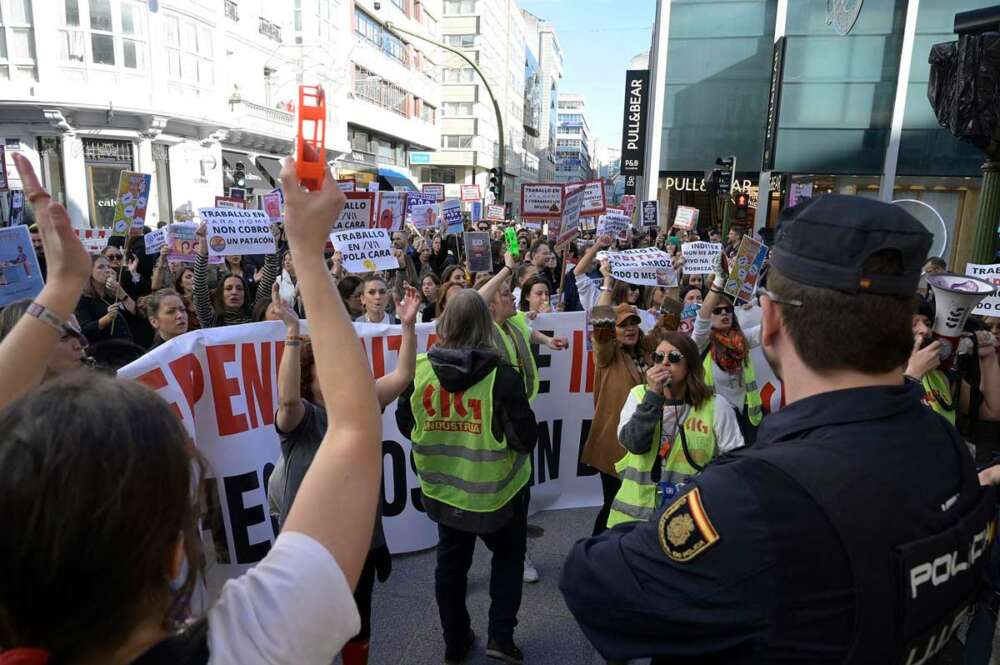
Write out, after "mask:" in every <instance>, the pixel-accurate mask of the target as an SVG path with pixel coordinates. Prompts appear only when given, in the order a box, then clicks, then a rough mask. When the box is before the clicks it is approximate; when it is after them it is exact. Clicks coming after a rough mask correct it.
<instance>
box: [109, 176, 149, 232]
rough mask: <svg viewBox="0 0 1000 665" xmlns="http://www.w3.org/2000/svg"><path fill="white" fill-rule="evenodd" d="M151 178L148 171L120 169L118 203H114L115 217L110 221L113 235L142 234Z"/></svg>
mask: <svg viewBox="0 0 1000 665" xmlns="http://www.w3.org/2000/svg"><path fill="white" fill-rule="evenodd" d="M151 180H152V176H151V175H149V174H148V173H135V172H133V171H122V172H121V174H120V175H119V176H118V203H117V204H116V205H115V217H114V219H113V220H112V221H111V228H112V230H113V231H114V235H116V236H123V235H126V234H128V233H132V235H142V227H143V225H145V223H146V205H147V204H148V203H149V184H150V182H151Z"/></svg>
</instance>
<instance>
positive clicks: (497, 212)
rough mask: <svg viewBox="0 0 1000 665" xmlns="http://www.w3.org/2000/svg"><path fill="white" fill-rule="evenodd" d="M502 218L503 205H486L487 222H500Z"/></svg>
mask: <svg viewBox="0 0 1000 665" xmlns="http://www.w3.org/2000/svg"><path fill="white" fill-rule="evenodd" d="M503 220H504V210H503V206H498V205H488V206H486V221H487V222H502V221H503Z"/></svg>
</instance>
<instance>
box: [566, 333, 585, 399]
mask: <svg viewBox="0 0 1000 665" xmlns="http://www.w3.org/2000/svg"><path fill="white" fill-rule="evenodd" d="M582 372H583V331H582V330H574V331H573V363H572V365H571V366H570V372H569V391H570V392H571V393H578V392H580V375H581V373H582Z"/></svg>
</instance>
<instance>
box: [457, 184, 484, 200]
mask: <svg viewBox="0 0 1000 665" xmlns="http://www.w3.org/2000/svg"><path fill="white" fill-rule="evenodd" d="M459 191H460V192H461V193H462V203H472V202H473V201H480V200H482V198H483V193H482V192H481V191H480V189H479V185H462V186H461V189H460V190H459Z"/></svg>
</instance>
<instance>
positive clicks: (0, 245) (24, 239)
mask: <svg viewBox="0 0 1000 665" xmlns="http://www.w3.org/2000/svg"><path fill="white" fill-rule="evenodd" d="M44 285H45V282H44V280H43V279H42V270H41V268H39V267H38V257H37V256H35V250H34V248H33V247H32V246H31V234H30V233H29V232H28V227H27V226H25V225H24V224H20V225H18V226H10V227H7V228H5V229H0V307H4V306H6V305H8V304H9V303H12V302H14V301H15V300H24V299H30V298H34V297H35V296H37V295H38V294H39V293H40V292H41V291H42V287H43V286H44ZM5 380H7V381H16V380H17V377H14V376H10V377H7V379H5Z"/></svg>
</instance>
